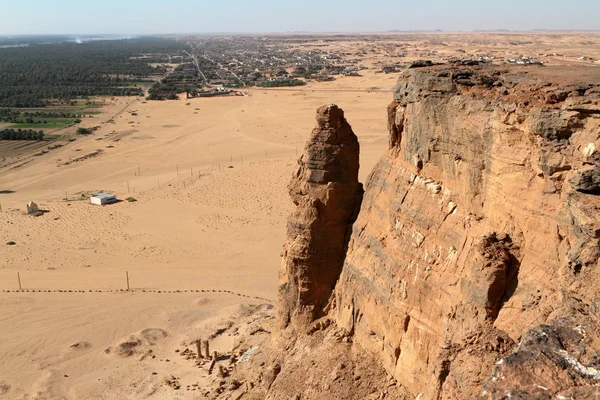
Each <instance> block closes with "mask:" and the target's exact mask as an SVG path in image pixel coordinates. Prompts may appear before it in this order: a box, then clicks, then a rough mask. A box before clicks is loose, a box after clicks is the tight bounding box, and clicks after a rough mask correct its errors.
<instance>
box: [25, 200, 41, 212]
mask: <svg viewBox="0 0 600 400" xmlns="http://www.w3.org/2000/svg"><path fill="white" fill-rule="evenodd" d="M38 211H39V208H38V205H37V204H35V203H34V202H33V201H30V202H29V203H27V214H34V213H36V212H38Z"/></svg>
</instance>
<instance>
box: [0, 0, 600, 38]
mask: <svg viewBox="0 0 600 400" xmlns="http://www.w3.org/2000/svg"><path fill="white" fill-rule="evenodd" d="M2 3H3V4H2V7H1V11H0V34H40V33H41V34H47V33H74V34H77V33H79V34H85V33H92V34H95V33H123V34H136V33H137V34H146V33H203V32H287V31H317V32H345V31H355V32H356V31H387V30H434V29H442V30H445V31H470V30H475V29H486V30H492V29H511V30H529V29H600V0H494V1H491V0H295V1H289V0H161V1H158V0H3V1H2Z"/></svg>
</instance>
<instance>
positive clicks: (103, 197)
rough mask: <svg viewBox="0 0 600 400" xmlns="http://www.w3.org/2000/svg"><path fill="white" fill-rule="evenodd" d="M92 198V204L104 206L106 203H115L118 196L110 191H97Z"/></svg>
mask: <svg viewBox="0 0 600 400" xmlns="http://www.w3.org/2000/svg"><path fill="white" fill-rule="evenodd" d="M90 199H91V202H92V204H96V205H98V206H103V205H105V204H111V203H115V202H116V201H117V196H115V195H114V194H109V193H97V194H95V195H93V196H92V197H91V198H90Z"/></svg>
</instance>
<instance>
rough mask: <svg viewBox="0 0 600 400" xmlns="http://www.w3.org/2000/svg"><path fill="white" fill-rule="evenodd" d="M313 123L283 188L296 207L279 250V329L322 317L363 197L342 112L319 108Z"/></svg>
mask: <svg viewBox="0 0 600 400" xmlns="http://www.w3.org/2000/svg"><path fill="white" fill-rule="evenodd" d="M317 123H318V124H317V127H316V128H315V129H314V130H313V131H312V134H311V137H310V139H309V141H308V142H307V144H306V147H305V149H304V153H303V154H302V156H301V157H300V159H299V160H298V164H299V166H298V169H297V170H296V172H295V174H294V176H293V177H292V180H291V182H290V184H289V186H288V189H289V193H290V196H291V198H292V201H293V202H294V204H295V205H296V209H295V210H294V211H293V213H292V214H291V215H290V217H289V218H288V222H287V240H286V243H285V245H284V248H283V264H282V267H281V271H280V278H279V282H280V287H279V303H280V304H279V325H280V327H287V326H288V325H290V324H292V325H294V326H296V327H297V328H302V327H305V326H306V325H308V324H309V323H310V322H312V321H314V320H315V319H317V318H319V317H321V316H323V315H324V309H325V307H326V306H327V304H328V302H329V300H330V297H331V293H332V291H333V289H334V287H335V284H336V282H337V280H338V278H339V275H340V273H341V270H342V266H343V263H344V259H345V256H346V251H347V248H348V240H349V238H350V234H351V232H352V224H353V223H354V221H356V218H357V216H358V212H359V210H360V205H361V201H362V196H363V187H362V184H361V183H360V182H358V169H359V144H358V139H357V137H356V135H355V134H354V132H353V131H352V128H351V127H350V125H349V124H348V122H347V121H346V119H345V118H344V112H343V111H342V110H341V109H340V108H338V107H337V106H336V105H330V106H322V107H320V108H319V109H318V110H317Z"/></svg>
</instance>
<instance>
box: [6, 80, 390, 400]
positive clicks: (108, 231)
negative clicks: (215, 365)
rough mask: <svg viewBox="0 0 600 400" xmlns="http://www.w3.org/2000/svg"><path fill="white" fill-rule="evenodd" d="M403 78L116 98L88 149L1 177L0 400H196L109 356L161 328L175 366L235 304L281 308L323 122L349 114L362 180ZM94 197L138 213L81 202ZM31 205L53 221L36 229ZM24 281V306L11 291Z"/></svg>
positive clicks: (83, 144) (142, 367)
mask: <svg viewBox="0 0 600 400" xmlns="http://www.w3.org/2000/svg"><path fill="white" fill-rule="evenodd" d="M396 79H397V75H395V74H389V75H384V74H375V73H373V72H372V71H367V72H366V73H365V75H364V76H363V77H347V78H342V79H338V80H337V81H335V82H329V83H321V84H314V85H308V86H306V87H304V88H302V90H300V91H290V90H252V91H248V93H247V95H246V96H244V97H223V98H209V99H190V100H186V99H184V98H182V99H181V100H179V101H171V102H147V103H146V102H144V101H143V99H139V100H138V99H133V98H116V99H113V100H112V101H111V104H110V105H109V106H107V107H105V109H104V110H105V111H104V112H103V113H102V114H101V115H97V116H95V117H94V118H90V119H86V120H85V124H86V125H87V126H90V127H91V126H100V128H99V129H98V130H97V131H96V132H95V133H94V134H93V135H91V136H90V137H85V138H78V139H77V140H76V141H74V142H72V143H69V144H67V145H65V146H64V147H62V148H60V149H56V150H52V151H50V152H49V153H47V154H45V155H43V156H41V157H36V158H35V159H34V160H33V161H31V162H28V163H26V164H24V165H22V166H19V167H16V166H17V165H20V163H19V162H17V163H15V164H12V165H11V166H9V167H6V168H4V169H3V170H2V173H1V175H0V190H2V191H4V192H3V193H4V194H2V195H0V204H1V205H2V208H3V212H2V213H0V227H1V229H0V243H1V244H2V247H1V253H2V257H0V290H2V291H3V292H0V342H2V343H3V344H2V346H0V359H2V360H3V362H2V363H1V364H0V398H2V397H3V396H4V397H5V398H11V399H12V398H20V399H30V398H41V399H43V398H48V399H55V398H67V399H76V398H146V397H150V398H153V397H154V398H170V397H166V396H174V395H175V394H174V393H179V394H177V396H179V397H176V398H195V397H193V396H194V394H195V393H196V392H193V391H192V392H187V391H186V392H185V393H188V395H189V396H192V397H185V396H184V395H183V394H182V393H183V392H177V391H173V390H172V388H171V387H169V386H168V385H165V384H164V382H163V381H161V379H164V377H163V375H165V374H167V375H168V374H174V373H176V371H179V372H177V373H178V374H179V375H184V377H183V378H184V379H185V377H186V376H187V375H186V374H191V373H192V372H193V371H192V372H190V371H187V370H186V369H185V368H183V366H177V365H173V364H171V365H169V364H168V363H166V364H165V362H162V363H161V362H158V361H156V362H155V363H154V364H152V362H149V363H146V364H144V363H143V362H142V363H141V362H139V360H138V359H137V358H135V357H133V358H121V357H116V358H115V356H111V355H110V354H106V353H105V350H106V349H107V348H109V347H110V346H114V345H117V344H118V343H119V342H120V341H122V340H123V339H124V338H127V337H128V336H129V335H131V334H138V335H139V334H142V332H143V331H144V330H145V329H161V330H164V331H165V332H167V334H168V336H167V337H166V339H164V340H162V341H160V343H157V344H156V345H155V346H156V348H160V349H162V350H160V351H164V352H165V353H166V352H173V351H174V349H175V347H177V345H178V344H180V343H181V341H182V340H186V339H189V338H190V337H193V336H194V335H197V334H198V332H201V331H202V330H203V329H205V326H206V324H207V323H209V322H207V321H210V320H214V319H215V318H216V319H218V318H222V317H224V316H227V315H232V313H235V312H237V311H239V310H238V308H239V305H240V304H244V303H248V304H273V303H274V300H275V297H276V290H277V271H278V269H279V264H280V258H279V253H280V248H281V245H282V243H283V242H284V235H285V218H286V216H287V214H288V213H289V211H290V210H291V206H292V204H291V201H290V200H289V197H288V195H287V190H286V185H287V183H288V181H289V178H290V176H291V174H292V172H293V170H294V168H295V165H296V159H297V156H299V155H300V154H301V152H302V148H303V146H304V142H305V140H306V139H307V138H308V135H309V133H310V131H311V130H312V128H313V127H314V125H315V120H314V113H315V110H316V108H317V107H318V106H320V105H322V104H328V103H335V104H338V105H339V106H340V107H342V108H343V109H344V110H345V111H346V115H347V119H348V120H349V122H350V124H351V125H352V126H353V128H354V130H355V132H356V134H357V135H358V136H359V138H360V141H361V146H362V149H361V150H362V152H361V179H363V180H364V179H365V178H366V176H367V174H368V172H369V171H370V169H371V168H372V167H373V165H374V163H375V162H376V160H377V159H378V157H379V156H380V154H381V153H382V151H383V150H384V149H385V148H386V146H387V132H386V126H385V121H386V115H385V112H386V105H387V104H388V102H389V101H390V99H391V93H389V92H385V91H381V92H374V91H371V92H369V91H368V90H369V89H373V88H378V89H379V90H388V91H389V90H391V88H392V87H393V85H394V83H395V80H396ZM351 89H352V90H354V89H355V90H356V91H345V90H351ZM132 113H135V114H137V115H133V114H132ZM97 150H102V152H101V153H100V154H99V155H97V156H95V157H90V158H86V159H83V160H81V161H75V162H73V160H75V159H77V158H81V157H84V156H85V155H88V154H90V153H94V152H96V151H97ZM97 190H104V191H107V192H111V193H115V194H116V195H117V196H118V197H119V198H120V199H125V198H127V197H134V198H135V199H136V200H137V201H136V202H127V201H123V202H120V203H118V204H114V205H110V206H105V207H99V206H93V205H91V204H89V203H88V201H84V200H80V199H81V198H83V197H84V196H82V194H84V195H85V194H86V193H88V192H93V191H97ZM65 198H67V199H68V201H65ZM30 200H34V201H36V202H37V203H38V205H39V206H40V208H41V209H43V210H48V212H47V213H46V214H44V215H43V216H41V217H32V216H28V215H26V214H25V213H24V211H25V205H26V203H27V202H28V201H30ZM9 241H14V242H15V243H16V244H14V245H12V246H8V245H5V244H6V243H7V242H9ZM126 271H127V272H128V273H129V277H130V287H131V289H132V291H129V292H127V291H123V290H124V289H126V284H127V283H126ZM17 272H18V273H19V276H20V279H21V285H22V288H23V289H24V290H27V292H24V293H23V292H18V293H16V292H15V291H16V289H18V287H19V286H18V280H17ZM196 290H197V291H198V292H196ZM202 290H205V291H206V292H205V293H203V292H202ZM213 290H215V291H217V292H213ZM90 291H91V292H90ZM99 291H101V292H99ZM159 291H160V293H159ZM177 291H179V292H177ZM218 291H223V292H221V293H219V292H218ZM224 291H227V292H224ZM230 292H231V293H230ZM242 296H247V297H242ZM217 342H218V341H217ZM218 346H219V345H218V344H217V347H216V348H215V349H217V350H219V351H226V350H227V349H226V348H222V349H220V348H218ZM221 346H223V347H227V343H225V344H221ZM155 354H158V353H155ZM165 357H166V356H165ZM159 358H160V357H159ZM153 361H155V360H153ZM156 363H158V366H156ZM165 365H166V366H165ZM150 369H152V371H150ZM186 371H187V372H186ZM151 372H157V375H152V374H151ZM123 376H127V379H124V381H122V382H118V377H123ZM157 382H158V383H157ZM153 385H154V386H153ZM181 396H184V397H181Z"/></svg>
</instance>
